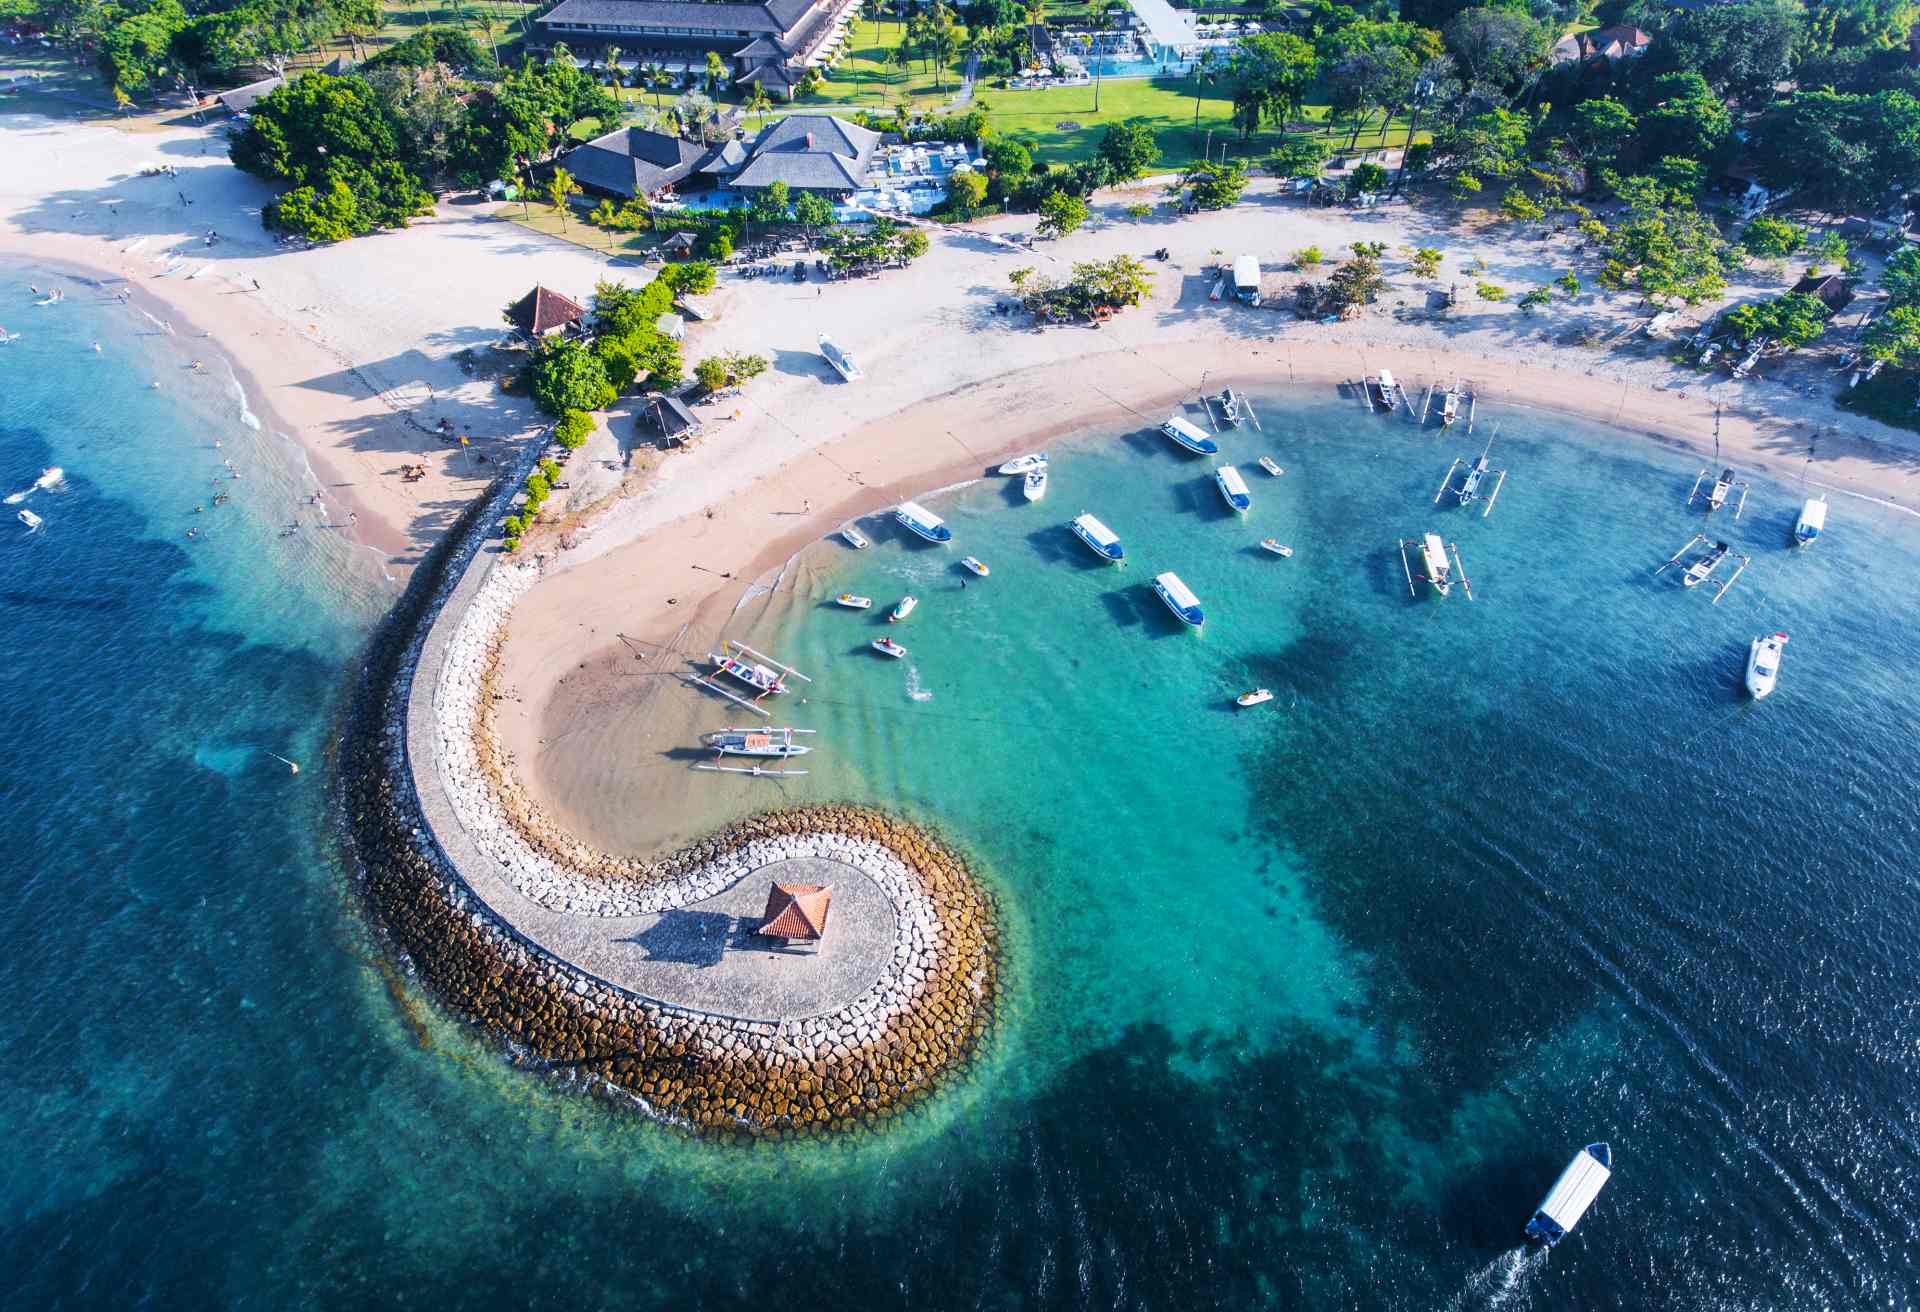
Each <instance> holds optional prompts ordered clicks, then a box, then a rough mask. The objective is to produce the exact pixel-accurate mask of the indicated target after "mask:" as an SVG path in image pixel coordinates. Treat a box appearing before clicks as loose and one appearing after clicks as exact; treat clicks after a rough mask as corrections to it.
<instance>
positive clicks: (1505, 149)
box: [1430, 109, 1533, 192]
mask: <svg viewBox="0 0 1920 1312" xmlns="http://www.w3.org/2000/svg"><path fill="white" fill-rule="evenodd" d="M1532 128H1533V125H1532V122H1531V120H1529V119H1528V118H1527V116H1526V115H1524V114H1516V113H1513V112H1512V111H1510V110H1504V109H1492V110H1488V111H1487V112H1485V113H1483V114H1475V115H1473V116H1471V117H1470V118H1466V119H1463V120H1462V121H1460V122H1458V123H1454V124H1450V125H1448V126H1447V127H1445V128H1443V129H1442V130H1441V131H1440V132H1438V133H1437V134H1435V136H1434V140H1433V150H1432V152H1431V155H1430V158H1431V160H1432V162H1433V165H1434V167H1436V168H1438V169H1440V170H1442V171H1443V172H1445V173H1447V174H1450V175H1451V176H1453V177H1454V178H1456V179H1458V178H1465V179H1468V180H1469V181H1470V185H1468V186H1467V187H1466V188H1465V190H1467V191H1469V192H1472V191H1478V190H1479V188H1480V185H1481V184H1482V183H1484V182H1485V181H1487V180H1488V179H1491V178H1512V177H1517V176H1518V175H1519V173H1520V170H1521V167H1522V166H1523V164H1524V163H1525V161H1526V152H1527V142H1528V139H1529V138H1530V136H1531V135H1532Z"/></svg>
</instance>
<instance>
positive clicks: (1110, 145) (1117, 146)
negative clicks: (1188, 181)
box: [1097, 118, 1158, 182]
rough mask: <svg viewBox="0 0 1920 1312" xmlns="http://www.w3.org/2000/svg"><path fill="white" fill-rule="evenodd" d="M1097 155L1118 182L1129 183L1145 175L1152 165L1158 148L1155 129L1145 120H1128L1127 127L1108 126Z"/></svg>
mask: <svg viewBox="0 0 1920 1312" xmlns="http://www.w3.org/2000/svg"><path fill="white" fill-rule="evenodd" d="M1097 151H1098V154H1099V156H1100V158H1101V159H1102V160H1104V161H1105V162H1106V164H1107V167H1108V168H1109V170H1111V172H1112V175H1113V179H1114V181H1116V182H1127V181H1130V180H1132V179H1134V178H1137V177H1139V176H1140V175H1141V174H1142V173H1145V172H1146V171H1147V169H1148V168H1149V167H1150V166H1151V165H1152V164H1153V159H1154V156H1155V154H1157V153H1158V147H1157V146H1155V144H1154V140H1153V126H1152V125H1151V124H1149V123H1148V122H1147V121H1146V120H1145V119H1137V118H1133V119H1128V120H1127V121H1126V122H1124V123H1109V124H1108V125H1107V130H1106V131H1105V132H1104V133H1102V134H1101V137H1100V145H1099V146H1098V147H1097Z"/></svg>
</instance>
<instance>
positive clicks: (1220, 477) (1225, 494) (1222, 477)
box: [1213, 465, 1253, 515]
mask: <svg viewBox="0 0 1920 1312" xmlns="http://www.w3.org/2000/svg"><path fill="white" fill-rule="evenodd" d="M1213 481H1214V484H1215V486H1217V487H1218V488H1219V489H1220V496H1221V497H1222V499H1224V500H1225V501H1226V503H1227V505H1228V507H1229V508H1230V509H1232V510H1235V511H1237V512H1238V513H1240V514H1242V515H1244V514H1246V513H1247V511H1249V510H1251V509H1252V508H1253V494H1252V493H1250V492H1248V491H1247V480H1246V479H1244V478H1242V477H1240V471H1239V470H1238V469H1235V468H1234V467H1233V466H1232V465H1219V466H1216V467H1215V469H1214V471H1213Z"/></svg>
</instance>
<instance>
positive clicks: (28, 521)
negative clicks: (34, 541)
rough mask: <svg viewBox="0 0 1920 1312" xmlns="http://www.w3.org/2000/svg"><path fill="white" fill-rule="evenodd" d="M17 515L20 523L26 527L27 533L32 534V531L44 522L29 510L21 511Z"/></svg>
mask: <svg viewBox="0 0 1920 1312" xmlns="http://www.w3.org/2000/svg"><path fill="white" fill-rule="evenodd" d="M19 513H20V522H21V523H22V524H25V525H26V526H27V532H29V533H31V532H33V530H35V529H37V528H39V527H40V525H42V524H44V523H45V522H46V521H45V520H43V519H41V518H40V516H38V515H36V514H34V513H33V512H32V511H31V510H22V511H21V512H19Z"/></svg>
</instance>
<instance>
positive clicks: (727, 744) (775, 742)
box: [707, 729, 813, 757]
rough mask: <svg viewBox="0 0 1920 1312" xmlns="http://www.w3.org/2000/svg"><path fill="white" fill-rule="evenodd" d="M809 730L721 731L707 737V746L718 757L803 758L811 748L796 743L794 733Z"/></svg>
mask: <svg viewBox="0 0 1920 1312" xmlns="http://www.w3.org/2000/svg"><path fill="white" fill-rule="evenodd" d="M812 732H813V730H811V729H721V730H719V731H717V732H715V733H710V734H708V735H707V746H709V747H711V748H713V750H714V752H715V754H717V755H720V756H774V757H784V756H805V755H806V754H807V753H808V752H810V751H812V750H813V748H811V747H808V746H806V745H805V744H804V743H796V742H795V741H794V740H793V735H794V734H796V733H812Z"/></svg>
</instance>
